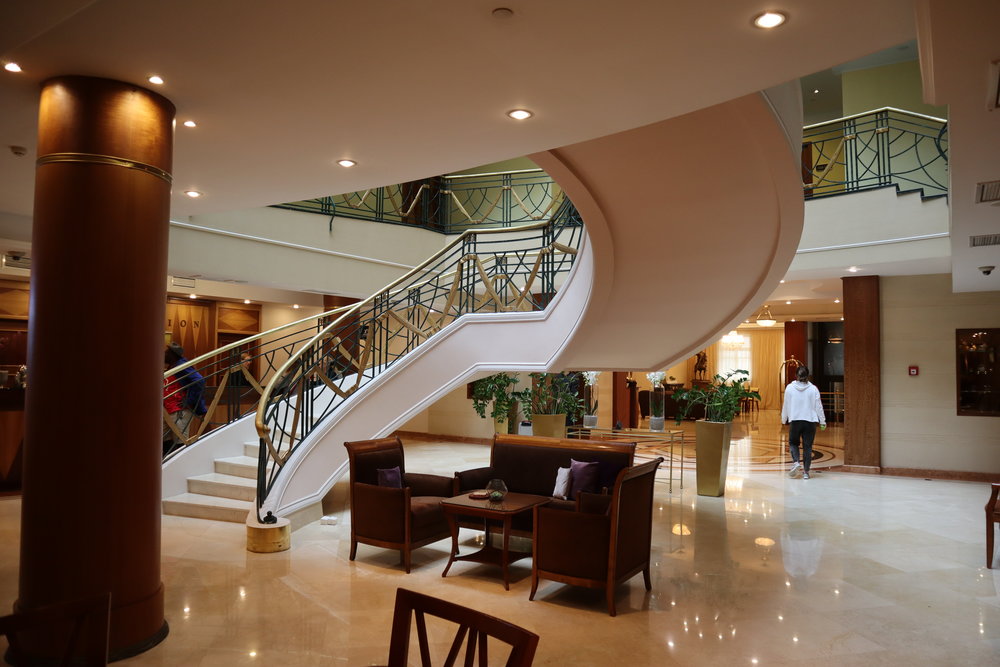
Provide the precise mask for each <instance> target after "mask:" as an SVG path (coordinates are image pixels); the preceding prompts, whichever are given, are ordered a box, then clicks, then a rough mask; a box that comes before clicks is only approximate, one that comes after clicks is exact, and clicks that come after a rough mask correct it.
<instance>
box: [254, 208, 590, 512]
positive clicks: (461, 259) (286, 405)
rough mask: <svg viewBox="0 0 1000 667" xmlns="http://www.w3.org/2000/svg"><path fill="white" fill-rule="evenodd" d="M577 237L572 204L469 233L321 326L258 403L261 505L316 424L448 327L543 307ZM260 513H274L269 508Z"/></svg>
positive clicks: (572, 255)
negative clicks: (529, 220)
mask: <svg viewBox="0 0 1000 667" xmlns="http://www.w3.org/2000/svg"><path fill="white" fill-rule="evenodd" d="M581 235H582V226H581V223H580V219H579V216H578V214H577V213H576V210H575V209H574V208H573V206H572V205H571V204H570V203H569V202H563V204H562V205H560V207H559V209H558V210H557V211H556V213H555V215H553V217H552V219H551V220H550V221H547V222H542V223H535V224H530V225H524V226H520V227H511V228H492V229H470V230H467V231H465V232H463V233H462V235H461V236H459V237H458V238H457V239H455V240H454V241H453V242H452V243H450V244H449V245H448V246H446V247H445V248H444V249H443V250H441V251H440V252H438V253H437V254H435V255H434V256H433V257H431V258H430V259H428V260H427V261H426V262H424V263H423V264H421V265H420V266H419V267H417V268H416V269H414V270H413V271H411V272H410V273H409V274H407V275H406V276H403V277H402V278H400V279H399V280H397V281H395V282H393V283H392V284H391V285H389V286H388V287H386V288H385V289H383V290H382V291H380V292H378V293H377V294H374V295H372V296H371V297H369V298H368V299H366V300H365V301H362V302H359V303H357V304H354V305H352V306H350V307H349V308H348V309H347V310H345V311H343V312H341V313H339V314H338V315H337V316H336V317H335V318H333V319H332V321H330V322H329V323H328V324H326V325H325V326H323V327H322V328H321V329H320V330H319V331H318V332H317V333H316V335H315V336H313V337H312V339H311V340H309V341H308V342H306V343H305V344H303V345H301V346H300V347H299V348H298V349H297V351H296V352H295V353H294V354H293V355H292V356H291V357H290V358H289V359H288V360H287V361H286V362H285V363H284V364H283V365H282V366H281V368H280V369H278V371H277V372H276V373H274V374H273V376H272V377H271V379H270V381H269V382H268V384H267V387H266V388H265V389H264V393H263V396H262V398H261V400H260V403H259V406H258V408H257V417H256V427H257V432H258V434H259V435H260V441H261V447H260V458H259V462H258V480H257V483H258V488H257V504H258V509H260V508H261V507H262V506H263V503H264V501H265V500H266V498H267V496H268V494H269V493H270V491H271V489H272V488H273V486H274V483H275V480H276V479H277V477H278V475H279V474H280V472H281V469H282V467H283V466H284V465H285V463H286V462H287V461H288V458H289V457H290V456H291V455H292V453H294V452H295V450H296V448H297V447H298V446H299V445H300V444H301V443H302V441H303V440H304V439H305V438H306V437H307V436H308V435H309V434H310V433H312V431H313V430H314V429H315V428H316V427H317V425H319V424H320V423H321V422H322V421H323V420H325V419H327V418H328V417H329V416H330V415H331V414H332V413H333V412H334V411H335V410H336V409H337V408H338V406H340V405H341V404H342V403H343V402H344V401H345V400H346V399H347V398H348V397H350V396H351V395H352V394H354V393H355V392H357V391H358V390H359V389H361V387H363V386H365V385H366V384H367V383H369V382H371V381H372V380H374V379H375V378H376V377H378V375H379V374H380V373H382V372H383V371H385V370H386V369H387V368H390V367H391V366H392V365H393V364H395V363H397V362H398V361H399V360H400V359H402V358H403V357H405V356H406V355H407V354H408V353H409V352H411V351H413V350H414V349H416V348H417V347H419V346H420V345H422V344H423V343H425V342H426V341H427V340H428V339H430V338H431V337H433V336H434V335H435V334H436V333H438V332H439V331H441V330H442V329H443V328H445V327H446V326H447V325H448V324H450V323H451V322H454V321H455V320H456V319H458V318H459V317H461V316H463V315H469V314H474V313H497V312H514V311H530V310H541V309H543V308H545V306H546V305H547V304H548V303H549V301H550V299H551V298H552V296H553V294H554V293H555V291H556V289H557V288H558V286H559V283H560V280H561V278H562V277H563V276H564V275H565V274H566V273H567V272H568V271H569V269H570V268H571V266H572V264H573V260H574V258H575V255H576V249H577V247H578V244H579V241H580V237H581ZM262 520H263V521H265V522H269V521H272V520H273V517H271V513H270V512H268V517H265V518H263V519H262Z"/></svg>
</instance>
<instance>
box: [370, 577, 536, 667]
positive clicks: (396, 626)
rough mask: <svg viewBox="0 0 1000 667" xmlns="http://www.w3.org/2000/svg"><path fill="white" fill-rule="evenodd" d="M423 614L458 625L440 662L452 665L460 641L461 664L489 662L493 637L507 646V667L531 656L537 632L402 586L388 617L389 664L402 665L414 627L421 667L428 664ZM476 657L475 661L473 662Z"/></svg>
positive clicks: (522, 665) (523, 664)
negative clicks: (390, 626) (389, 629)
mask: <svg viewBox="0 0 1000 667" xmlns="http://www.w3.org/2000/svg"><path fill="white" fill-rule="evenodd" d="M425 614H429V615H431V616H436V617H438V618H442V619H445V620H447V621H451V622H452V623H456V624H457V625H458V629H457V630H456V632H455V638H454V639H453V640H452V642H451V648H450V650H449V651H448V655H447V657H446V658H445V660H444V662H443V663H440V664H443V665H444V667H452V666H453V665H454V664H455V660H456V659H457V658H458V654H459V652H460V651H461V649H462V646H463V643H464V646H465V653H464V657H463V663H462V664H463V665H473V664H478V665H480V667H486V665H488V664H489V661H488V650H487V640H488V639H489V638H490V637H493V638H495V639H497V640H499V641H501V642H503V643H505V644H509V645H510V647H511V651H510V656H509V657H508V658H507V662H506V663H505V664H506V665H507V667H528V666H530V665H531V663H532V661H533V660H534V659H535V649H536V648H537V646H538V635H536V634H535V633H533V632H529V631H527V630H525V629H524V628H521V627H518V626H516V625H513V624H512V623H508V622H507V621H504V620H501V619H499V618H496V617H495V616H490V615H488V614H484V613H483V612H481V611H476V610H474V609H469V608H468V607H463V606H461V605H457V604H455V603H453V602H447V601H445V600H441V599H439V598H435V597H431V596H430V595H424V594H422V593H416V592H414V591H410V590H407V589H405V588H398V589H396V609H395V612H394V613H393V617H392V639H391V640H390V644H389V667H406V665H407V664H408V663H407V656H408V654H409V650H410V629H411V626H412V625H413V621H414V620H415V621H416V626H417V642H418V646H419V649H420V665H421V667H431V665H432V663H431V655H430V643H429V641H428V639H427V624H426V620H425V618H424V617H425ZM477 657H478V662H474V661H475V659H476V658H477Z"/></svg>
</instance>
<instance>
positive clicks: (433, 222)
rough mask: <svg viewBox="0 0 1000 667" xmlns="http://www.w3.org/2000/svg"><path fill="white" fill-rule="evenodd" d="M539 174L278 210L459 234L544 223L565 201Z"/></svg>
mask: <svg viewBox="0 0 1000 667" xmlns="http://www.w3.org/2000/svg"><path fill="white" fill-rule="evenodd" d="M564 199H565V198H564V196H563V193H562V190H561V189H560V188H559V186H558V185H556V184H555V183H554V182H553V181H552V179H551V178H550V177H549V175H548V174H546V173H545V172H544V171H542V170H541V169H522V170H518V171H505V172H493V173H484V174H467V175H466V174H461V175H453V176H435V177H433V178H427V179H424V180H422V181H411V182H409V183H400V184H399V185H386V186H382V187H379V188H371V189H369V190H365V191H364V192H348V193H346V194H341V195H333V196H330V197H319V198H318V199H307V200H305V201H299V202H292V203H289V204H278V205H276V208H285V209H291V210H294V211H306V212H309V213H321V214H323V215H329V216H331V224H333V222H332V221H333V216H338V217H341V218H354V219H357V220H373V221H376V222H388V223H395V224H400V225H412V226H416V227H425V228H427V229H432V230H434V231H438V232H443V233H445V234H458V233H461V232H463V231H465V230H466V229H471V228H474V227H477V226H480V225H486V226H489V227H510V226H512V225H523V224H527V223H532V222H538V221H541V220H547V219H549V218H550V217H551V216H552V213H553V212H554V211H555V210H556V209H557V208H558V207H559V204H561V203H562V202H563V200H564Z"/></svg>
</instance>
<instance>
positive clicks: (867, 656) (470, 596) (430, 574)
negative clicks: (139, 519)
mask: <svg viewBox="0 0 1000 667" xmlns="http://www.w3.org/2000/svg"><path fill="white" fill-rule="evenodd" d="M831 431H834V432H832V433H831ZM746 437H747V442H746V443H743V444H734V448H733V454H734V456H733V460H732V465H731V467H730V473H729V482H728V484H727V491H726V496H725V497H724V498H707V497H699V496H697V495H696V494H695V491H694V488H693V487H694V484H693V481H694V473H693V471H685V473H684V475H685V482H686V483H685V488H684V489H683V490H681V489H679V488H678V487H677V486H676V485H675V487H674V491H673V493H670V492H669V490H668V488H669V487H668V484H667V481H666V476H665V475H664V476H663V479H662V480H660V482H659V483H658V484H657V493H656V498H655V515H654V533H653V548H652V554H653V563H654V565H653V573H652V580H653V590H652V592H649V593H647V592H646V591H645V589H644V588H643V585H642V577H641V576H640V577H637V578H635V579H633V580H632V581H630V582H628V583H627V584H625V585H622V586H620V587H619V589H618V593H617V603H618V616H617V617H615V618H610V617H609V616H608V615H607V614H606V611H605V605H604V601H603V596H602V594H601V593H600V592H598V591H589V590H584V589H577V588H570V587H566V586H563V585H561V584H556V583H553V582H545V581H543V582H542V584H541V585H540V587H539V592H538V595H537V596H536V599H535V601H534V602H529V601H528V592H529V591H530V588H531V583H530V568H531V561H530V560H523V561H520V562H518V563H516V564H514V565H513V566H512V583H511V587H510V591H504V590H503V585H502V582H501V580H500V577H499V571H498V570H495V569H493V568H490V567H488V566H482V565H476V564H471V563H458V564H456V565H454V566H453V567H452V570H451V572H450V573H449V575H448V577H447V578H444V579H442V577H441V571H442V569H443V568H444V565H445V562H446V559H447V550H448V547H449V544H448V542H447V541H442V542H438V543H436V544H433V545H431V546H429V547H425V548H422V549H419V550H417V551H416V552H414V567H413V573H412V574H410V575H406V574H404V573H403V571H402V569H401V568H400V567H399V565H398V555H397V554H396V553H395V552H390V551H386V550H382V549H377V548H374V547H368V546H365V545H361V546H359V548H358V557H357V560H356V561H355V562H353V563H352V562H350V561H349V560H348V554H349V550H350V541H349V525H348V522H349V513H348V512H347V508H346V506H345V504H344V501H343V500H340V501H337V502H336V503H334V504H335V506H334V507H332V508H331V512H332V513H333V514H335V515H336V516H337V517H338V519H339V521H338V523H337V525H320V524H319V523H316V524H312V525H309V526H306V527H305V528H302V529H301V530H299V531H296V532H295V533H294V535H293V538H292V542H293V548H292V550H290V551H287V552H284V553H280V554H251V553H248V552H246V551H245V549H244V544H245V542H244V528H243V526H242V525H238V524H226V523H219V522H212V521H200V520H195V519H185V518H181V517H173V516H164V517H163V561H162V562H163V570H162V576H163V581H164V584H165V586H166V616H167V620H168V621H169V623H170V628H171V631H170V635H169V637H168V638H167V639H166V641H165V642H163V643H162V644H161V645H159V646H157V647H156V648H154V649H152V650H150V651H148V652H147V653H145V654H143V655H140V656H137V657H134V658H131V659H129V660H125V661H123V662H122V663H120V664H123V665H185V666H188V665H203V666H216V665H219V666H223V665H226V666H228V665H268V666H270V665H289V666H297V665H333V664H343V665H367V664H377V663H379V662H382V663H384V661H385V659H386V657H387V655H388V651H387V647H388V631H389V626H390V622H391V616H392V605H393V598H394V595H395V590H396V587H397V586H405V587H408V588H412V589H415V590H418V591H421V592H425V593H429V594H431V595H436V596H439V597H444V598H447V599H449V600H453V601H455V602H458V603H460V604H465V605H468V606H472V607H477V608H480V609H484V610H486V611H488V612H490V613H493V614H494V615H497V616H500V617H502V618H506V619H509V620H511V621H513V622H515V623H517V624H520V625H522V626H524V627H527V628H529V629H531V630H533V631H534V632H536V633H538V634H539V635H540V637H541V640H540V643H539V646H538V653H537V656H536V660H535V664H536V665H602V666H606V665H608V664H615V662H616V661H622V664H628V665H711V666H713V667H717V666H719V665H792V664H800V665H806V664H808V665H865V666H868V665H907V666H914V665H928V666H930V665H934V666H938V665H996V664H1000V594H998V592H1000V570H990V569H987V568H985V567H984V565H985V563H984V558H985V556H984V554H985V548H984V533H983V506H984V504H985V502H986V498H987V497H988V495H989V491H988V485H986V484H981V483H971V482H951V481H927V480H923V479H909V478H893V477H878V476H870V475H855V474H847V473H842V472H835V471H825V472H824V471H822V470H821V471H820V472H819V473H818V474H816V475H814V476H813V478H812V479H810V480H802V479H788V478H787V477H786V476H785V475H783V474H782V473H781V471H780V470H779V469H778V468H779V466H781V465H783V464H782V463H781V461H780V456H781V453H780V452H775V451H773V450H774V445H773V443H774V442H779V443H780V441H781V434H780V431H779V429H778V428H777V426H776V419H769V418H768V416H767V415H766V414H765V415H763V416H762V417H761V419H760V421H759V422H758V428H757V430H756V431H754V430H752V428H750V427H748V429H747V436H746ZM823 437H824V438H829V439H830V440H829V441H828V442H826V443H824V446H826V447H829V448H830V449H834V450H835V449H836V444H837V442H836V438H837V437H839V436H838V435H837V434H836V432H835V429H829V430H828V431H827V432H826V434H824V436H823ZM767 443H771V444H770V445H769V444H767ZM767 447H771V451H770V453H769V454H768V453H767V451H765V450H766V448H767ZM762 452H763V453H762ZM406 455H407V468H408V469H409V470H412V471H420V472H437V473H442V474H449V475H450V474H451V472H452V471H454V470H456V469H463V468H466V467H474V466H477V465H481V464H483V463H484V462H485V461H486V460H487V458H488V455H489V451H488V448H487V447H485V446H482V445H465V444H455V443H416V442H413V443H407V445H406ZM775 457H779V460H778V461H775V460H774V459H775ZM339 497H340V498H343V497H344V494H343V493H340V494H339ZM19 508H20V502H19V500H17V499H16V498H13V499H10V498H8V499H0V608H2V609H10V608H11V604H12V603H13V600H14V598H15V597H16V592H17V591H16V587H17V576H16V572H17V558H18V552H17V542H18V537H17V532H18V513H19ZM464 539H465V541H466V542H470V543H471V542H472V541H473V539H474V537H473V533H471V532H470V533H468V534H467V535H464ZM997 565H1000V560H998V562H997ZM0 644H2V639H0Z"/></svg>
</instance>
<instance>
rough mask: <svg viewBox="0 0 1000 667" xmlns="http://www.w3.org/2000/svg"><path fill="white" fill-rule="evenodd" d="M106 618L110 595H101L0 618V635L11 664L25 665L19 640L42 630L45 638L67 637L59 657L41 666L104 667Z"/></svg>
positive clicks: (106, 650)
mask: <svg viewBox="0 0 1000 667" xmlns="http://www.w3.org/2000/svg"><path fill="white" fill-rule="evenodd" d="M110 618H111V593H101V594H100V595H95V596H93V597H88V598H84V599H81V600H73V601H71V602H63V603H60V604H54V605H51V606H48V607H42V608H40V609H31V610H28V611H22V612H17V613H15V614H11V615H10V616H3V617H0V635H4V636H5V637H6V638H7V643H8V644H9V646H10V648H9V652H8V656H9V658H10V659H11V661H12V663H11V664H22V663H23V662H25V659H24V658H23V657H22V656H23V655H24V653H23V648H22V644H23V643H24V642H22V637H23V636H25V635H27V636H30V635H31V633H32V632H33V631H36V630H45V631H46V634H55V635H56V636H57V637H59V636H66V637H67V639H66V644H65V648H64V649H63V650H62V655H61V656H60V657H55V656H47V657H51V658H52V660H47V661H46V663H45V664H52V665H82V666H83V667H97V666H100V667H104V666H105V665H107V664H108V626H109V623H110ZM63 632H65V635H63ZM46 639H48V637H47V638H46ZM57 648H58V647H57Z"/></svg>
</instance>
